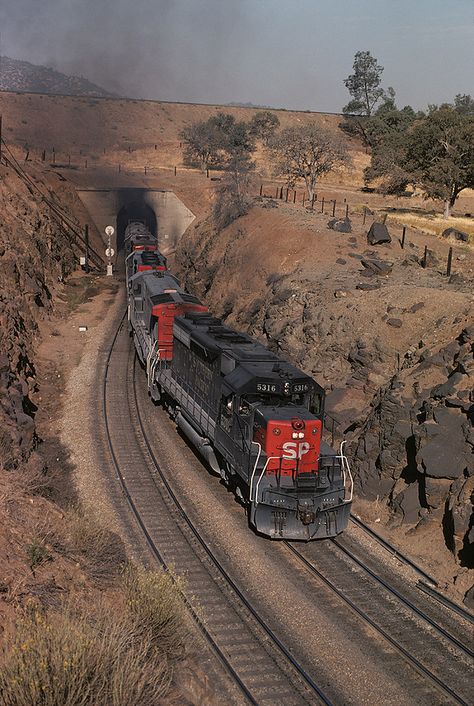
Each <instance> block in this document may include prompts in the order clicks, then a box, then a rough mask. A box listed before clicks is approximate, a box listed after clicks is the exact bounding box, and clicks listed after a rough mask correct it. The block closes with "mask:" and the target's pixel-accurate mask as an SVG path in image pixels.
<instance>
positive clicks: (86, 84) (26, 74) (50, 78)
mask: <svg viewBox="0 0 474 706" xmlns="http://www.w3.org/2000/svg"><path fill="white" fill-rule="evenodd" d="M0 90H1V91H20V92H31V93H59V94H61V95H67V96H93V97H96V98H117V97H118V96H117V94H116V93H110V92H109V91H106V90H105V89H104V88H101V87H100V86H96V85H95V83H91V82H90V81H88V80H87V79H86V78H83V77H82V76H67V75H66V74H62V73H61V72H60V71H55V70H54V69H50V68H48V67H47V66H36V65H35V64H30V63H29V62H28V61H20V60H19V59H10V58H9V57H8V56H1V57H0Z"/></svg>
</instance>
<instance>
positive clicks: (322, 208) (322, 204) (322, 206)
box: [321, 196, 324, 213]
mask: <svg viewBox="0 0 474 706" xmlns="http://www.w3.org/2000/svg"><path fill="white" fill-rule="evenodd" d="M321 213H324V196H323V198H322V201H321Z"/></svg>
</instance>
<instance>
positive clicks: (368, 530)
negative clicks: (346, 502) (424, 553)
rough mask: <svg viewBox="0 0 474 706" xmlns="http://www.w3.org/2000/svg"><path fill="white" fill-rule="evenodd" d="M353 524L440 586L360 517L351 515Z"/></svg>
mask: <svg viewBox="0 0 474 706" xmlns="http://www.w3.org/2000/svg"><path fill="white" fill-rule="evenodd" d="M351 522H353V523H354V524H355V525H357V526H358V527H360V529H362V530H364V532H366V533H367V534H368V535H370V536H371V537H372V539H375V540H376V541H377V542H378V543H379V544H381V545H382V546H383V547H384V548H385V549H386V550H387V551H388V552H390V554H392V556H394V557H395V558H396V559H399V560H400V561H402V562H403V563H404V564H408V566H410V567H411V568H412V569H413V570H414V571H416V572H417V573H418V574H420V576H423V578H424V579H426V580H427V581H429V583H431V584H432V585H433V586H437V585H438V581H437V580H436V579H435V578H433V576H430V575H429V574H428V573H427V572H426V571H424V570H423V569H422V568H420V567H419V566H418V564H415V562H414V561H413V559H410V557H408V556H406V555H405V554H403V553H402V552H401V551H399V550H398V549H397V548H396V547H394V546H393V544H390V542H388V541H387V540H386V539H384V538H383V537H381V536H380V535H379V534H377V532H375V531H374V530H373V529H372V528H371V527H369V526H368V525H366V524H365V522H363V521H362V520H361V519H360V517H357V516H356V515H353V514H351Z"/></svg>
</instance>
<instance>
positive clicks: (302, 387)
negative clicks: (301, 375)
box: [291, 382, 312, 393]
mask: <svg viewBox="0 0 474 706" xmlns="http://www.w3.org/2000/svg"><path fill="white" fill-rule="evenodd" d="M311 388H312V385H310V384H309V383H308V382H296V383H295V384H294V385H292V386H291V392H293V393H298V392H309V391H310V390H311Z"/></svg>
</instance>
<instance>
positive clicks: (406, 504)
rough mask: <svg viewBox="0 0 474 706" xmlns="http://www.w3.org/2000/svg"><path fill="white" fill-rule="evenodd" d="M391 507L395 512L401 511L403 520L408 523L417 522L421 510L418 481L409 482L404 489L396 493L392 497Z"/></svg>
mask: <svg viewBox="0 0 474 706" xmlns="http://www.w3.org/2000/svg"><path fill="white" fill-rule="evenodd" d="M393 508H394V510H395V512H401V513H402V515H403V522H407V523H409V524H415V523H416V522H418V520H419V512H420V510H421V505H420V499H419V488H418V483H410V485H408V486H407V487H406V488H405V490H402V491H401V493H398V495H397V496H396V497H395V498H394V501H393Z"/></svg>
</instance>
